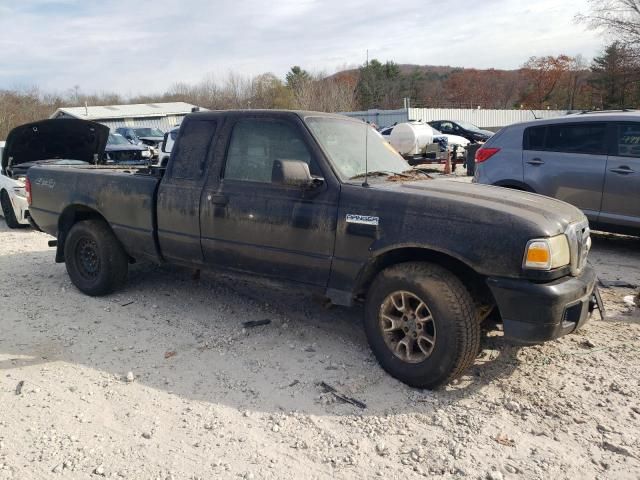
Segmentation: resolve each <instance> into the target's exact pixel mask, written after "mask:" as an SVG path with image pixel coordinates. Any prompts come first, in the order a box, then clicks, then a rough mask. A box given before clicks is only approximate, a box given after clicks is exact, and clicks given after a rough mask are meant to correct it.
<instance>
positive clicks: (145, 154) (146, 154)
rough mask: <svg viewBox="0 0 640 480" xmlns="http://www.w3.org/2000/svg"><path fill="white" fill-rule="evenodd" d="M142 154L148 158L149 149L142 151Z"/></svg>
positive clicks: (149, 154)
mask: <svg viewBox="0 0 640 480" xmlns="http://www.w3.org/2000/svg"><path fill="white" fill-rule="evenodd" d="M142 156H143V157H145V158H149V157H150V156H151V152H150V151H149V150H145V151H144V152H142Z"/></svg>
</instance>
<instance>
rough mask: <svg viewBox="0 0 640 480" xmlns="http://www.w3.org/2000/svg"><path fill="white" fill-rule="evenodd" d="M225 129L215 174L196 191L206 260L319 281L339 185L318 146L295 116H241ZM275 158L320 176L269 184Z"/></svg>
mask: <svg viewBox="0 0 640 480" xmlns="http://www.w3.org/2000/svg"><path fill="white" fill-rule="evenodd" d="M228 128H229V129H231V130H230V132H229V135H230V137H229V143H228V146H227V149H226V154H225V155H224V162H223V165H222V166H221V172H222V173H221V174H220V175H214V176H210V183H209V184H208V185H207V186H206V187H205V189H204V191H203V195H202V202H203V205H202V209H201V216H200V225H201V230H202V249H203V253H204V260H205V262H207V263H211V264H214V265H220V266H223V267H227V268H231V269H236V270H240V271H245V272H252V273H257V274H259V275H264V276H270V277H278V278H282V279H287V280H294V281H298V282H301V283H305V284H311V285H326V284H327V281H328V278H329V272H330V268H331V259H332V255H333V248H334V241H335V230H336V214H337V207H338V196H339V185H338V184H337V181H336V180H335V178H334V177H329V176H328V175H326V173H329V172H326V171H323V170H322V168H321V166H320V162H319V161H318V156H319V155H321V151H320V150H319V148H318V146H317V145H316V144H315V142H313V139H312V137H311V136H310V134H309V132H308V131H307V130H306V128H305V127H304V125H303V123H302V121H301V120H300V119H299V118H298V117H293V116H277V117H273V116H272V117H269V116H264V115H263V116H256V117H242V118H239V119H237V120H236V121H235V122H233V121H232V122H230V123H229V125H228ZM226 129H227V127H225V130H226ZM275 160H301V161H304V162H306V163H308V164H309V169H310V171H311V173H312V175H316V176H319V177H323V178H324V179H325V181H324V183H323V184H322V185H321V186H320V187H318V188H317V189H314V190H313V191H305V189H303V188H301V187H291V186H284V185H280V184H274V183H272V182H271V175H272V169H273V163H274V161H275ZM324 168H326V166H324Z"/></svg>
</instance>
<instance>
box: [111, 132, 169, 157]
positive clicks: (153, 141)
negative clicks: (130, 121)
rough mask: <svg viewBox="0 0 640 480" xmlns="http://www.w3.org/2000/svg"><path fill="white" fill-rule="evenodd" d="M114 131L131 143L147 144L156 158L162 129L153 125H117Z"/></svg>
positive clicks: (162, 136) (162, 134)
mask: <svg viewBox="0 0 640 480" xmlns="http://www.w3.org/2000/svg"><path fill="white" fill-rule="evenodd" d="M116 133H119V134H120V135H122V136H123V137H124V138H126V139H127V140H129V141H130V142H131V143H133V144H136V145H140V144H142V145H146V146H148V147H149V149H150V150H151V156H152V157H153V158H158V154H159V153H160V144H161V143H162V140H163V139H164V132H163V131H162V130H160V129H158V128H154V127H119V128H116Z"/></svg>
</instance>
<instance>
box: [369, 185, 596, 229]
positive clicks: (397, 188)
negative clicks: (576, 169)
mask: <svg viewBox="0 0 640 480" xmlns="http://www.w3.org/2000/svg"><path fill="white" fill-rule="evenodd" d="M372 188H376V189H381V190H387V191H390V192H394V193H395V194H400V195H410V196H414V197H421V198H419V199H418V200H419V201H418V202H409V204H411V205H420V206H421V208H420V210H422V211H421V212H419V211H415V210H417V209H416V208H415V207H413V210H414V214H416V215H432V214H437V215H444V214H446V215H448V218H449V219H450V220H451V221H454V220H458V221H464V222H467V221H473V222H477V223H484V224H491V223H495V222H496V220H497V219H498V218H501V219H503V220H505V219H508V218H512V219H515V218H518V219H519V222H518V223H527V224H530V225H532V226H533V225H535V227H534V228H535V229H537V230H538V231H539V233H540V234H543V235H547V236H553V235H558V234H560V233H564V232H565V230H566V228H567V226H568V225H570V224H572V223H575V222H578V221H583V220H585V218H586V217H585V216H584V214H583V213H582V211H580V210H579V209H578V208H576V207H574V206H573V205H570V204H568V203H566V202H563V201H561V200H556V199H554V198H549V197H545V196H542V195H537V194H535V193H528V192H522V191H518V190H511V189H508V188H504V187H494V186H489V185H477V184H470V183H465V182H457V181H448V180H444V181H442V180H439V181H433V180H423V181H417V182H404V183H397V182H389V181H387V182H384V183H376V184H374V185H372ZM429 199H433V202H429ZM434 204H437V205H438V207H437V208H438V209H439V210H440V211H437V212H433V211H429V210H430V205H434ZM465 204H466V205H465ZM467 205H468V206H467ZM434 206H435V205H434ZM443 206H446V207H444V208H446V212H444V211H441V209H442V208H443ZM469 217H473V218H469Z"/></svg>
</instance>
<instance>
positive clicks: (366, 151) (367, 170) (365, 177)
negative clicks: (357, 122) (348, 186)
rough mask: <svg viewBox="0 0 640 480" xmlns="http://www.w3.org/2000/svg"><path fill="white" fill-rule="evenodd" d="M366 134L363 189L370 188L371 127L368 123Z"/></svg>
mask: <svg viewBox="0 0 640 480" xmlns="http://www.w3.org/2000/svg"><path fill="white" fill-rule="evenodd" d="M364 125H365V129H366V132H365V134H364V182H362V186H363V187H369V182H367V177H368V175H369V129H370V128H371V126H370V125H369V124H368V123H365V124H364Z"/></svg>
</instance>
